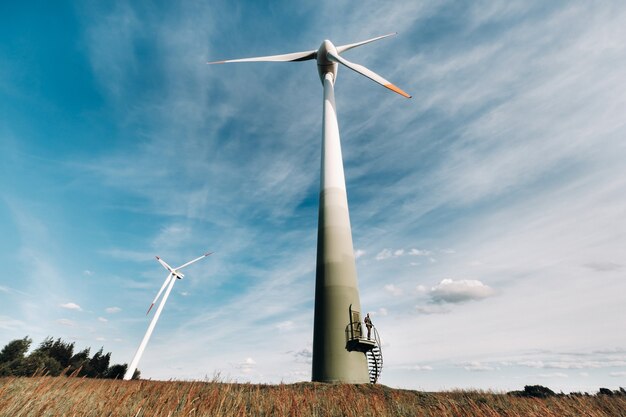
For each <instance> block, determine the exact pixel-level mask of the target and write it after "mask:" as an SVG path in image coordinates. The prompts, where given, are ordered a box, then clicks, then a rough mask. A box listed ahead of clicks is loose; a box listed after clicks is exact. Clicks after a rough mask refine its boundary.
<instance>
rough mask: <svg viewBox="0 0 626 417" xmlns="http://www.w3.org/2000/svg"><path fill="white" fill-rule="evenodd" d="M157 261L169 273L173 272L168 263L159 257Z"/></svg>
mask: <svg viewBox="0 0 626 417" xmlns="http://www.w3.org/2000/svg"><path fill="white" fill-rule="evenodd" d="M156 259H157V261H159V263H160V264H161V265H163V268H165V269H167V270H168V271H170V272H172V270H173V268H172V267H171V266H169V265H168V264H167V262H165V261H164V260H163V259H161V258H159V257H158V256H157V257H156Z"/></svg>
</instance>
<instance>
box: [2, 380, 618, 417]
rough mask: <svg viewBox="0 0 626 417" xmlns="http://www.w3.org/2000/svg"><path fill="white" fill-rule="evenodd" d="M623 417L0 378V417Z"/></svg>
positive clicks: (497, 400)
mask: <svg viewBox="0 0 626 417" xmlns="http://www.w3.org/2000/svg"><path fill="white" fill-rule="evenodd" d="M248 415H249V416H302V417H305V416H355V417H361V416H438V417H445V416H490V417H493V416H524V417H532V416H537V417H549V416H555V417H556V416H558V417H565V416H588V417H595V416H623V417H624V416H626V396H624V395H614V396H608V395H595V396H569V395H560V396H555V397H550V398H545V399H538V398H522V397H516V396H512V395H506V394H495V393H488V392H476V391H471V392H470V391H458V392H445V393H424V392H418V391H408V390H398V389H391V388H388V387H385V386H382V385H329V384H317V383H299V384H290V385H283V384H281V385H253V384H231V383H223V382H182V381H169V382H166V381H144V380H138V381H119V380H105V379H82V378H67V377H56V378H55V377H35V378H13V377H7V378H0V416H11V417H18V416H33V417H42V416H94V417H95V416H98V417H102V416H133V417H139V416H163V417H165V416H229V417H230V416H248Z"/></svg>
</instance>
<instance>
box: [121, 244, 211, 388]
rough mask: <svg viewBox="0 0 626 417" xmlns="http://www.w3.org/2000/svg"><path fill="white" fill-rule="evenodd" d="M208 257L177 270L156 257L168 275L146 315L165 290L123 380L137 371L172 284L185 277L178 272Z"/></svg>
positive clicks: (205, 255)
mask: <svg viewBox="0 0 626 417" xmlns="http://www.w3.org/2000/svg"><path fill="white" fill-rule="evenodd" d="M209 255H211V252H208V253H205V254H204V255H202V256H199V257H197V258H196V259H194V260H191V261H189V262H187V263H185V264H182V265H181V266H179V267H178V268H172V267H171V266H169V265H168V264H167V262H165V261H164V260H163V259H161V258H159V257H158V256H157V257H156V259H157V261H159V263H160V264H161V265H163V268H165V269H167V271H168V272H169V273H168V274H167V278H165V281H164V282H163V285H161V289H160V290H159V292H158V293H157V295H156V297H154V300H153V301H152V304H150V307H149V308H148V311H147V312H146V315H148V313H150V310H151V309H152V307H154V303H156V302H157V300H158V299H159V297H160V296H161V294H162V293H163V290H165V287H167V289H166V290H165V295H164V296H163V299H161V302H160V303H159V306H158V307H157V310H156V313H154V317H153V318H152V321H151V322H150V325H149V326H148V330H147V331H146V334H145V335H144V336H143V340H142V341H141V343H140V344H139V348H138V349H137V352H136V353H135V357H134V358H133V361H132V362H131V363H130V366H129V367H128V369H127V370H126V373H125V374H124V380H126V381H128V380H129V379H132V377H133V374H134V373H135V369H137V365H138V364H139V360H140V359H141V355H143V351H144V350H145V349H146V345H147V344H148V340H150V336H152V331H153V330H154V326H156V323H157V321H158V320H159V316H160V315H161V311H163V307H164V306H165V302H166V301H167V297H169V295H170V292H171V291H172V288H173V287H174V283H175V282H176V280H177V279H183V278H184V277H185V275H183V274H182V273H181V272H179V271H180V270H181V269H183V268H185V267H187V266H189V265H191V264H193V263H196V262H198V261H199V260H201V259H204V258H206V257H207V256H209Z"/></svg>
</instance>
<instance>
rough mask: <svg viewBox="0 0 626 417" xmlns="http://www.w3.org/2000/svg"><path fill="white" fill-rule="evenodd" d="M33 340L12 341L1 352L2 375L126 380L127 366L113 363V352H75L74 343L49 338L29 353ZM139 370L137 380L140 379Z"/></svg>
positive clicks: (101, 350) (135, 374)
mask: <svg viewBox="0 0 626 417" xmlns="http://www.w3.org/2000/svg"><path fill="white" fill-rule="evenodd" d="M32 343H33V340H32V339H30V338H29V337H28V336H26V337H25V338H23V339H16V340H12V341H10V342H9V343H7V344H6V345H5V346H4V348H2V351H0V376H33V375H50V376H59V375H66V376H78V377H87V378H110V379H122V378H123V377H124V374H125V373H126V369H127V367H128V365H127V364H122V365H120V364H113V365H111V364H110V361H111V352H108V353H104V352H103V348H100V350H98V351H97V352H96V353H94V354H93V355H91V356H90V352H91V348H86V349H83V350H81V351H78V352H74V342H72V343H69V342H64V341H63V340H61V338H58V339H57V340H54V339H53V338H52V337H47V338H46V339H45V340H44V341H43V342H41V344H40V345H39V346H38V347H37V348H36V349H35V350H33V351H32V352H31V353H28V350H29V349H30V346H31V344H32ZM139 376H140V372H139V370H136V371H135V373H134V375H133V379H139Z"/></svg>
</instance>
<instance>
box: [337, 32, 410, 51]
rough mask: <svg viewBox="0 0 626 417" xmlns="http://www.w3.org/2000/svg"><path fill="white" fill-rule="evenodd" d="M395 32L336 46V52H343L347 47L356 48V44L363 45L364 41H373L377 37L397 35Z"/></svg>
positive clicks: (377, 38)
mask: <svg viewBox="0 0 626 417" xmlns="http://www.w3.org/2000/svg"><path fill="white" fill-rule="evenodd" d="M397 34H398V33H397V32H394V33H388V34H387V35H383V36H377V37H375V38H372V39H368V40H366V41H362V42H356V43H350V44H348V45H341V46H337V52H339V53H342V52H345V51H347V50H349V49H352V48H356V47H357V46H361V45H365V44H366V43H370V42H374V41H377V40H379V39H384V38H388V37H389V36H394V35H397Z"/></svg>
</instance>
